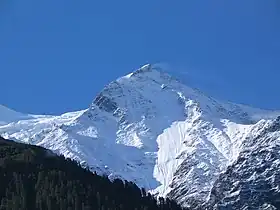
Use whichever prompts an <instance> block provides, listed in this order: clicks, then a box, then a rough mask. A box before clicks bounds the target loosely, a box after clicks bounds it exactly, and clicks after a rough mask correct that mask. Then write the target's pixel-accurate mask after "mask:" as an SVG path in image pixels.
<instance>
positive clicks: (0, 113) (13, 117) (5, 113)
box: [0, 104, 32, 125]
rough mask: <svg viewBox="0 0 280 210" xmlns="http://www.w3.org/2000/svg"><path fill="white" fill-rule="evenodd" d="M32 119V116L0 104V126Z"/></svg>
mask: <svg viewBox="0 0 280 210" xmlns="http://www.w3.org/2000/svg"><path fill="white" fill-rule="evenodd" d="M30 118H32V116H31V115H28V114H22V113H19V112H16V111H14V110H12V109H9V108H7V107H5V106H3V105H1V104H0V125H4V124H7V123H10V122H14V121H18V120H22V119H30Z"/></svg>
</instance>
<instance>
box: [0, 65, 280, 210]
mask: <svg viewBox="0 0 280 210" xmlns="http://www.w3.org/2000/svg"><path fill="white" fill-rule="evenodd" d="M278 115H280V111H271V110H262V109H257V108H251V107H248V106H245V105H240V104H235V103H231V102H225V101H221V100H217V99H214V98H212V97H210V96H207V95H205V94H204V93H203V92H201V91H199V90H197V89H193V88H191V87H188V86H187V85H186V84H184V83H183V82H181V81H180V80H179V79H177V78H174V77H172V76H171V75H169V74H167V73H166V72H165V71H164V70H162V68H161V66H159V65H151V64H147V65H145V66H143V67H141V68H139V69H138V70H136V71H134V72H132V73H130V74H128V75H126V76H123V77H120V78H118V79H116V80H115V81H113V82H111V83H110V84H108V85H107V86H105V87H104V89H103V90H102V91H101V92H100V93H99V94H98V95H97V96H96V97H95V99H94V100H93V102H92V103H91V104H90V106H89V107H88V108H87V109H84V110H81V111H76V112H69V113H65V114H62V115H61V116H46V115H28V114H27V115H26V114H21V113H18V112H15V111H12V110H10V109H8V108H5V107H4V106H0V122H1V123H0V135H1V136H3V137H4V138H7V139H11V140H14V141H20V142H24V143H28V144H34V145H38V146H42V147H45V148H48V149H50V150H52V151H54V152H56V153H58V154H62V155H64V156H65V157H68V158H71V159H74V160H76V161H78V162H80V163H81V164H82V165H84V166H88V167H89V168H90V169H91V170H92V171H95V172H97V173H99V174H105V175H108V176H109V178H112V179H114V178H121V179H126V180H129V181H133V182H135V183H136V184H137V185H138V186H140V187H144V188H146V189H148V190H149V191H150V192H151V193H152V194H154V195H156V196H163V197H171V198H174V199H176V200H177V201H178V202H179V203H180V204H182V205H184V206H191V207H194V208H199V206H204V209H207V208H209V209H213V208H217V209H223V208H224V209H227V208H229V206H231V208H233V209H234V208H236V209H242V208H243V207H242V205H245V206H246V205H247V203H246V202H245V201H244V202H243V204H242V202H241V204H240V203H238V202H236V204H233V203H232V202H231V201H229V200H230V198H231V197H232V199H235V200H238V199H237V197H238V196H240V192H243V191H242V190H241V189H239V188H238V187H237V188H238V189H237V190H235V191H233V192H231V188H234V189H235V188H236V185H238V184H236V183H237V181H238V180H235V179H236V176H235V177H233V178H232V179H231V178H230V176H225V174H227V173H229V172H228V170H229V169H230V168H235V167H237V168H236V170H235V172H236V173H237V172H238V170H240V167H239V165H238V164H239V163H240V159H242V157H243V159H244V156H246V155H248V154H249V153H250V154H251V153H252V151H255V150H256V151H257V150H258V149H259V148H260V147H262V148H263V149H264V148H265V149H266V148H270V150H271V151H272V149H271V147H272V146H271V144H273V145H274V147H273V148H274V150H273V151H274V152H275V150H276V153H277V151H278V153H277V154H278V155H279V150H278V149H277V148H278V146H279V140H280V138H279V136H280V132H279V133H278V130H277V129H276V130H274V131H271V132H269V133H265V134H263V133H264V131H263V130H264V129H265V128H266V127H265V126H267V127H268V126H269V125H270V124H273V123H275V119H277V116H278ZM279 129H280V128H279ZM270 135H272V136H273V140H271V141H270V143H266V144H258V143H254V144H252V142H254V139H256V138H259V139H262V138H265V137H264V136H270ZM257 136H259V137H257ZM267 138H268V137H267ZM269 138H271V136H270V137H269ZM265 139H266V138H265ZM264 141H265V140H264ZM271 142H272V143H271ZM265 145H266V146H265ZM265 149H264V150H265ZM270 150H269V151H270ZM246 151H247V153H246ZM248 151H250V152H249V153H248ZM269 154H270V153H269ZM269 154H268V155H269ZM249 156H250V155H249ZM247 159H248V161H249V160H250V158H247ZM273 161H274V162H275V164H276V165H275V164H274V165H273V167H275V168H276V167H278V165H277V164H278V162H277V159H275V160H274V159H273ZM273 161H272V162H273ZM246 164H247V165H246ZM246 164H245V165H246V166H247V168H248V167H249V166H250V164H248V163H246ZM252 164H256V163H255V162H254V161H253V160H252ZM268 166H269V167H270V168H271V167H272V165H271V164H270V165H269V164H268ZM238 167H239V168H238ZM244 167H245V166H244ZM244 170H245V169H244ZM246 170H247V169H246ZM248 170H249V169H248ZM250 170H251V171H250V173H252V174H254V173H255V171H254V170H255V169H254V168H252V165H251V168H250ZM243 172H244V171H242V170H241V171H240V173H241V174H242V173H243ZM273 173H275V174H273ZM273 173H272V175H270V177H272V178H271V179H273V177H274V178H275V176H276V175H277V176H278V174H277V173H276V172H273ZM230 174H231V175H232V173H230ZM255 176H256V177H258V176H257V175H255ZM240 179H242V178H240ZM256 180H257V178H256ZM275 182H276V181H275ZM221 183H225V184H224V185H229V186H228V187H227V188H226V189H224V188H223V187H221V186H220V185H219V184H221ZM229 183H230V184H229ZM253 183H254V182H253ZM238 186H243V185H241V184H239V185H238ZM274 187H275V186H274ZM215 192H220V198H219V199H217V196H215ZM226 192H227V193H226ZM222 195H224V197H222ZM221 200H222V201H221ZM248 202H249V201H248ZM244 203H245V204H244ZM263 204H264V203H261V204H260V205H263ZM248 205H249V204H248ZM250 205H253V204H250ZM256 208H257V207H256Z"/></svg>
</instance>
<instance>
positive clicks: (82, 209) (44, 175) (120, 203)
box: [0, 137, 181, 210]
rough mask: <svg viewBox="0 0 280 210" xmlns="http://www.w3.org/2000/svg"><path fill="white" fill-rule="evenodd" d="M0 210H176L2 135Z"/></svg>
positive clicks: (125, 184)
mask: <svg viewBox="0 0 280 210" xmlns="http://www.w3.org/2000/svg"><path fill="white" fill-rule="evenodd" d="M0 209H1V210H6V209H7V210H32V209H38V210H109V209H110V210H157V209H160V210H169V209H172V210H180V209H181V208H180V207H179V206H178V205H176V203H175V202H172V201H171V200H168V199H167V200H164V199H160V201H159V203H157V202H156V200H155V199H154V198H153V197H152V196H151V195H150V194H148V193H146V192H145V190H144V189H139V188H138V187H137V186H136V185H135V184H134V183H132V182H127V181H125V182H123V181H121V180H115V181H113V182H111V181H110V180H109V179H108V178H107V177H102V176H98V175H96V174H94V173H92V172H90V171H89V170H88V169H84V168H82V167H80V166H79V165H78V164H77V163H76V162H74V161H72V160H70V159H65V158H64V157H63V156H56V155H55V154H54V153H52V152H51V151H49V150H46V149H43V148H40V147H37V146H32V145H26V144H20V143H16V142H13V141H7V140H5V139H3V138H1V137H0Z"/></svg>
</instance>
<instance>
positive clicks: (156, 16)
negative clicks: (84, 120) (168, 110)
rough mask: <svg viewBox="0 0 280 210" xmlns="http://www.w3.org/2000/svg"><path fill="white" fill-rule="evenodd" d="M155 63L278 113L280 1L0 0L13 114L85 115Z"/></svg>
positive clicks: (4, 99) (0, 45)
mask: <svg viewBox="0 0 280 210" xmlns="http://www.w3.org/2000/svg"><path fill="white" fill-rule="evenodd" d="M157 62H164V63H169V64H170V65H171V66H174V70H171V71H173V72H171V73H173V74H175V75H180V76H181V77H182V76H184V79H185V80H186V81H187V82H188V83H189V84H190V85H191V86H194V87H198V88H200V89H201V90H203V91H204V92H206V93H207V94H210V95H213V96H215V97H218V98H221V99H225V100H231V101H234V102H239V103H245V104H251V105H253V106H255V107H261V108H274V109H275V108H278V109H280V97H279V90H280V82H279V81H280V3H279V1H278V0H246V1H244V0H235V1H224V0H219V1H218V0H214V1H208V0H204V1H202V0H197V1H191V0H188V1H186V0H178V1H170V0H152V1H151V0H142V1H131V0H121V1H115V0H111V1H94V0H91V1H89V0H84V1H77V0H59V1H58V0H24V1H23V0H20V1H16V0H1V1H0V70H1V75H0V82H1V98H0V104H3V105H5V106H8V107H10V108H13V109H15V110H18V111H21V112H29V113H52V114H57V113H62V112H66V111H70V110H78V109H82V108H87V106H88V105H89V104H90V102H91V101H92V99H93V98H94V96H95V95H96V94H97V93H98V92H99V91H100V90H101V89H102V88H103V86H104V85H106V84H107V83H108V82H110V81H111V80H114V79H116V78H117V77H119V76H121V75H124V74H126V73H128V72H130V71H132V70H134V69H135V68H138V67H139V66H141V65H143V64H145V63H157ZM175 70H176V71H175Z"/></svg>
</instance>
